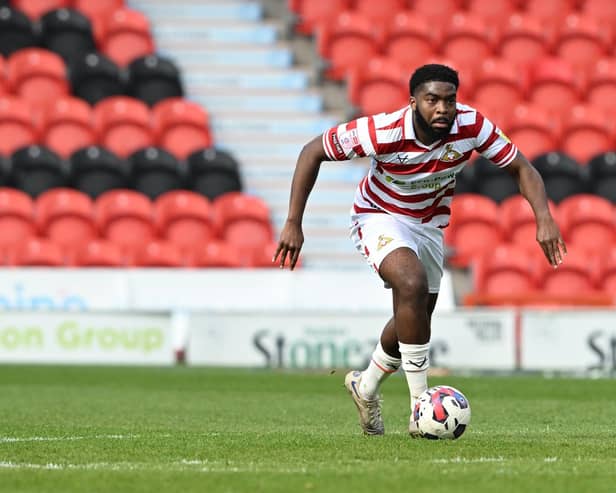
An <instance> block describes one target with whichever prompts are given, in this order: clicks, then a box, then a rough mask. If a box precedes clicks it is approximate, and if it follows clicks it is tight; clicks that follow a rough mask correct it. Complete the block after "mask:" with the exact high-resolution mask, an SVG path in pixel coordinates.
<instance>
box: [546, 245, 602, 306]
mask: <svg viewBox="0 0 616 493" xmlns="http://www.w3.org/2000/svg"><path fill="white" fill-rule="evenodd" d="M538 266H539V274H538V278H539V289H540V290H541V291H542V293H544V294H547V295H558V296H564V297H576V296H586V295H589V294H592V293H594V292H596V284H597V281H598V279H597V275H598V272H597V270H598V262H597V259H593V258H589V257H588V254H587V253H586V252H584V251H579V250H576V249H574V248H572V247H569V248H567V255H566V257H565V260H564V262H563V263H562V264H560V265H559V267H558V269H554V268H553V267H552V266H551V265H550V264H549V263H548V262H540V263H538Z"/></svg>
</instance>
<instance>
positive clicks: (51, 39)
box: [40, 9, 96, 64]
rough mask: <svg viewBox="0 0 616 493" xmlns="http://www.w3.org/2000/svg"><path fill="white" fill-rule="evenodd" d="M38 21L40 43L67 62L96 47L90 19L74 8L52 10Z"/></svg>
mask: <svg viewBox="0 0 616 493" xmlns="http://www.w3.org/2000/svg"><path fill="white" fill-rule="evenodd" d="M40 23H41V44H42V45H43V46H44V47H45V48H47V49H48V50H51V51H54V52H56V53H57V54H58V55H60V56H61V57H62V58H63V59H64V61H65V62H66V63H67V64H70V62H71V60H77V59H79V58H80V57H82V56H83V55H85V54H86V53H90V52H92V51H95V49H96V46H95V43H94V35H93V34H92V25H91V24H90V20H89V19H88V18H87V17H86V16H84V15H83V14H81V13H80V12H78V11H76V10H72V9H57V10H52V11H50V12H47V13H46V14H45V15H44V16H43V17H41V20H40Z"/></svg>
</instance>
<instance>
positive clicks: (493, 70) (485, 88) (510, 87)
mask: <svg viewBox="0 0 616 493" xmlns="http://www.w3.org/2000/svg"><path fill="white" fill-rule="evenodd" d="M473 88H474V90H473V99H474V101H475V102H476V103H477V104H478V105H480V106H481V107H484V108H498V107H499V106H500V107H502V106H503V102H504V101H507V105H508V106H509V107H511V106H515V105H517V104H519V103H521V102H522V101H523V100H524V96H525V91H526V83H525V80H524V77H523V74H521V73H520V69H519V68H518V67H516V66H515V65H513V64H512V63H510V62H508V61H506V60H502V59H495V58H488V59H487V60H484V61H483V62H482V63H481V64H480V65H479V67H478V68H477V73H476V76H475V79H474V83H473Z"/></svg>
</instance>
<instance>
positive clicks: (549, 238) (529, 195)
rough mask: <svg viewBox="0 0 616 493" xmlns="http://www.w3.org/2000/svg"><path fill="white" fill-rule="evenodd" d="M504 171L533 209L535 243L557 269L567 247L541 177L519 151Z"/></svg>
mask: <svg viewBox="0 0 616 493" xmlns="http://www.w3.org/2000/svg"><path fill="white" fill-rule="evenodd" d="M506 169H507V171H509V173H511V175H512V176H513V177H514V178H515V180H516V181H517V182H518V186H519V188H520V193H521V194H522V195H523V196H524V198H526V200H528V203H529V204H530V206H531V207H532V209H533V212H534V214H535V221H536V223H537V242H538V243H539V245H540V246H541V248H542V249H543V253H544V254H545V256H546V258H547V259H548V261H549V262H550V264H551V265H552V267H554V268H556V267H558V265H559V264H561V263H562V261H563V256H564V255H566V254H567V247H566V245H565V242H564V240H563V238H562V236H561V234H560V229H559V228H558V225H557V224H556V221H555V220H554V218H553V217H552V214H551V213H550V209H549V207H548V198H547V195H546V193H545V185H544V183H543V179H542V178H541V175H540V174H539V172H538V171H537V170H536V169H535V167H534V166H533V165H532V164H531V163H530V162H529V161H528V159H526V157H525V156H524V155H523V154H522V153H521V152H520V151H518V152H517V154H516V156H515V158H513V161H511V162H510V163H509V165H507V166H506Z"/></svg>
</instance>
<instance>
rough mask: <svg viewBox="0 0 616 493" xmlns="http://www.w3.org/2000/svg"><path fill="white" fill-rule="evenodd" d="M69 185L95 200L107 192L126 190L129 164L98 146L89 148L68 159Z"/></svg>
mask: <svg viewBox="0 0 616 493" xmlns="http://www.w3.org/2000/svg"><path fill="white" fill-rule="evenodd" d="M70 164H71V166H70V173H71V185H72V186H73V187H74V188H76V189H77V190H80V191H82V192H84V193H85V194H87V195H89V196H90V197H92V198H93V199H95V198H97V197H98V196H99V195H101V194H102V193H104V192H107V191H108V190H113V189H115V188H128V187H129V180H130V163H128V162H127V161H126V160H124V159H121V158H120V157H118V156H116V155H115V154H114V153H112V152H110V151H109V150H107V149H105V148H104V147H99V146H89V147H85V148H84V149H80V150H78V151H76V152H74V153H73V154H72V155H71V157H70Z"/></svg>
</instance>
